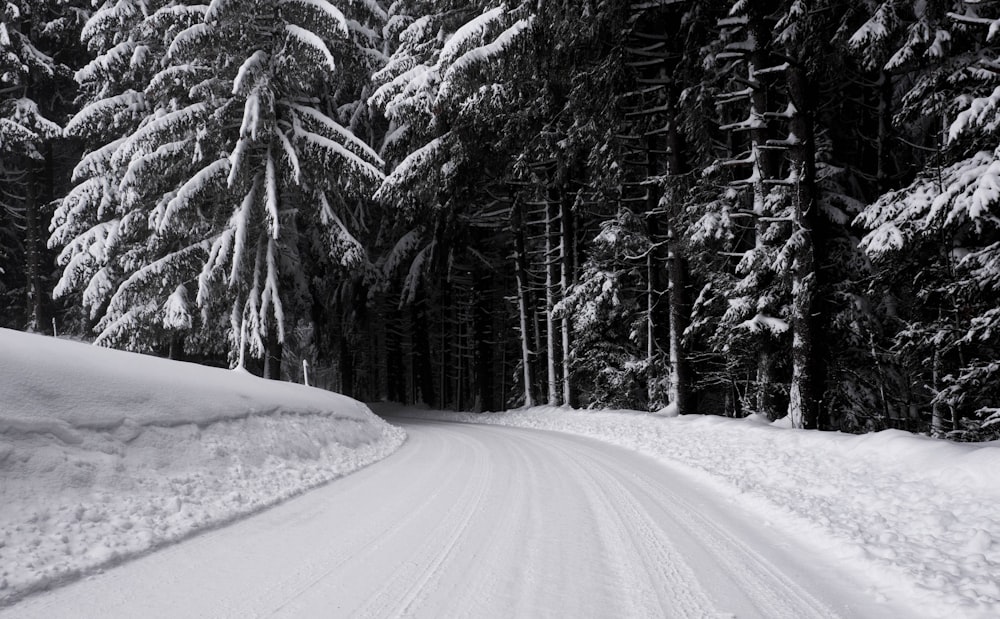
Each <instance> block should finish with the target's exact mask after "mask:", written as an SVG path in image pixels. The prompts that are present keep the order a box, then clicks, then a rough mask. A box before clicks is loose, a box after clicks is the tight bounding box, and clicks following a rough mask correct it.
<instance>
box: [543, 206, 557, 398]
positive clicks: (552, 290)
mask: <svg viewBox="0 0 1000 619" xmlns="http://www.w3.org/2000/svg"><path fill="white" fill-rule="evenodd" d="M556 208H557V203H556V201H554V200H553V199H552V197H551V196H550V198H549V202H548V204H547V205H546V207H545V350H546V359H545V361H546V368H547V370H548V403H549V405H550V406H558V405H559V382H558V378H557V376H556V321H555V318H554V317H553V312H554V311H555V306H556V283H555V279H556V275H555V270H556V262H555V259H554V258H553V254H554V252H555V243H554V237H555V234H556V232H555V221H554V220H555V218H556V216H557V213H556Z"/></svg>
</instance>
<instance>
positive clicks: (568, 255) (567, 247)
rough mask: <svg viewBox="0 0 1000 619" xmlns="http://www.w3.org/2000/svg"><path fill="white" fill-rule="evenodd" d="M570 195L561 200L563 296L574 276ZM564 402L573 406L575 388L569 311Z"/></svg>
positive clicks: (565, 321)
mask: <svg viewBox="0 0 1000 619" xmlns="http://www.w3.org/2000/svg"><path fill="white" fill-rule="evenodd" d="M569 200H570V196H569V195H567V196H564V197H563V199H562V200H561V201H560V202H559V208H560V211H559V236H560V241H559V254H560V258H561V260H560V284H559V290H560V294H561V295H562V298H564V299H565V298H566V295H567V294H568V293H569V287H570V284H571V283H572V278H573V234H574V232H573V213H572V205H571V204H570V203H569ZM561 326H562V383H563V384H562V403H563V404H564V405H566V406H573V388H572V385H571V380H570V377H571V372H570V348H569V345H570V341H569V340H570V317H569V313H568V312H565V311H564V312H563V315H562V325H561Z"/></svg>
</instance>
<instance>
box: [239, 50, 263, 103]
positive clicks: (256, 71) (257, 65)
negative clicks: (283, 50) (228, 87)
mask: <svg viewBox="0 0 1000 619" xmlns="http://www.w3.org/2000/svg"><path fill="white" fill-rule="evenodd" d="M270 59H271V56H270V55H269V54H268V53H267V52H265V51H264V50H262V49H258V50H257V51H255V52H254V53H253V54H251V55H250V56H249V57H248V58H247V59H246V60H244V61H243V64H241V65H240V68H239V70H238V71H237V72H236V78H235V79H234V80H233V90H232V93H233V94H234V95H238V94H244V93H246V92H248V91H249V90H250V89H251V88H252V87H253V84H254V82H253V81H251V80H254V81H256V80H257V79H259V77H260V75H261V74H262V73H263V72H264V69H265V67H266V65H267V63H268V62H269V61H270Z"/></svg>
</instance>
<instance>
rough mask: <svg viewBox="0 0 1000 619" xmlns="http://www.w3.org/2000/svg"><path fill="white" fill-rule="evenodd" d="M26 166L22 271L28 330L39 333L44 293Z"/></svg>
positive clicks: (34, 201)
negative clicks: (23, 261) (25, 278)
mask: <svg viewBox="0 0 1000 619" xmlns="http://www.w3.org/2000/svg"><path fill="white" fill-rule="evenodd" d="M26 164H27V165H26V166H25V173H24V219H25V231H24V232H25V243H24V254H25V256H24V257H25V265H24V270H25V275H27V279H28V282H27V284H28V285H27V293H28V312H29V317H28V329H29V330H30V331H41V330H42V329H43V328H45V327H47V325H46V324H45V319H44V316H43V313H42V298H43V295H44V294H45V292H44V290H43V288H42V273H41V266H42V265H41V255H40V254H41V246H40V243H41V231H40V230H39V225H40V224H39V219H40V217H39V205H38V195H37V193H36V187H35V171H34V168H33V164H32V162H31V161H26Z"/></svg>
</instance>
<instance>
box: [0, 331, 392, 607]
mask: <svg viewBox="0 0 1000 619" xmlns="http://www.w3.org/2000/svg"><path fill="white" fill-rule="evenodd" d="M404 439H405V434H404V432H403V431H402V430H400V429H398V428H395V427H393V426H390V425H388V424H386V423H385V422H383V421H382V420H381V419H379V418H378V417H376V416H375V415H373V414H372V413H371V411H370V410H369V409H368V408H367V407H366V406H365V405H364V404H361V403H360V402H357V401H355V400H352V399H351V398H347V397H344V396H341V395H338V394H334V393H330V392H327V391H322V390H319V389H311V388H308V387H303V386H301V385H295V384H291V383H281V382H276V381H265V380H263V379H260V378H256V377H254V376H251V375H249V374H246V373H243V372H233V371H229V370H221V369H215V368H207V367H203V366H198V365H194V364H189V363H178V362H174V361H168V360H165V359H158V358H154V357H149V356H144V355H136V354H130V353H124V352H120V351H115V350H107V349H102V348H96V347H93V346H89V345H86V344H80V343H76V342H66V341H62V340H56V339H54V338H47V337H42V336H37V335H29V334H25V333H19V332H15V331H9V330H6V329H0V605H4V604H7V603H11V602H13V601H15V600H17V599H19V598H20V597H23V596H24V595H26V594H28V593H30V592H32V591H36V590H39V589H44V588H46V587H48V586H50V585H52V584H53V583H56V582H60V581H65V580H68V579H71V578H73V577H76V576H79V575H81V574H86V573H88V572H91V571H94V570H95V569H99V568H101V567H103V566H107V565H110V564H113V563H117V562H120V561H121V560H123V559H125V558H127V557H130V556H135V555H138V554H142V553H144V552H147V551H149V550H151V549H153V548H155V547H157V546H161V545H163V544H166V543H169V542H172V541H176V540H179V539H182V538H184V537H186V536H188V535H191V534H192V533H194V532H196V531H199V530H202V529H205V528H210V527H214V526H218V525H220V524H223V523H225V522H227V521H231V520H233V519H235V518H238V517H241V516H245V515H247V514H249V513H251V512H254V511H258V510H260V509H263V508H265V507H267V506H269V505H273V504H274V503H277V502H279V501H281V500H283V499H286V498H288V497H290V496H293V495H295V494H299V493H301V492H303V491H305V490H307V489H309V488H311V487H314V486H317V485H319V484H322V483H324V482H327V481H330V480H332V479H335V478H337V477H340V476H343V475H345V474H347V473H350V472H351V471H354V470H356V469H358V468H361V467H363V466H365V465H368V464H370V463H372V462H375V461H377V460H380V459H382V458H384V457H385V456H387V455H389V454H391V453H392V452H393V451H395V450H396V449H397V448H398V447H399V446H400V445H401V444H402V442H403V440H404Z"/></svg>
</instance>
